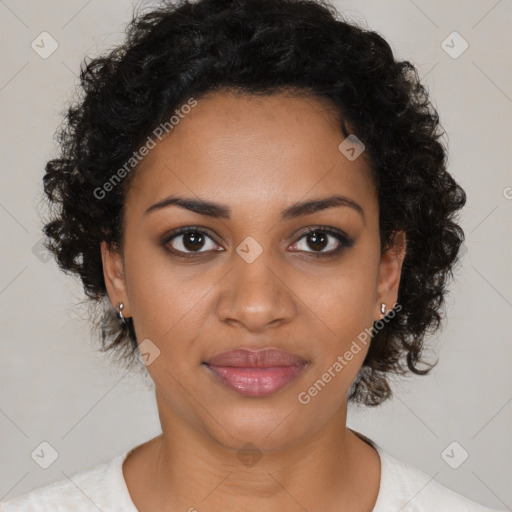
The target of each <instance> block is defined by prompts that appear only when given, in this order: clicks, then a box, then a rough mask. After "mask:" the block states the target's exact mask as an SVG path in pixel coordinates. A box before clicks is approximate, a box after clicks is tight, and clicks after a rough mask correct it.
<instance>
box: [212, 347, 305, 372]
mask: <svg viewBox="0 0 512 512" xmlns="http://www.w3.org/2000/svg"><path fill="white" fill-rule="evenodd" d="M206 363H207V364H209V365H213V366H235V367H238V368H271V367H275V366H297V365H304V364H306V363H307V361H306V360H305V359H304V358H302V357H300V356H299V355H297V354H293V353H291V352H286V351H284V350H280V349H277V348H264V349H260V350H250V349H245V348H240V349H236V350H229V351H227V352H220V353H218V354H215V355H214V356H213V357H211V358H210V359H208V360H207V361H206Z"/></svg>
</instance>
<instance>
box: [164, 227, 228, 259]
mask: <svg viewBox="0 0 512 512" xmlns="http://www.w3.org/2000/svg"><path fill="white" fill-rule="evenodd" d="M163 245H164V247H166V248H167V250H169V251H170V252H172V253H173V254H175V255H177V256H182V255H183V256H184V257H189V256H187V255H188V254H191V255H194V253H197V254H201V253H205V252H208V251H211V250H218V249H217V247H219V246H218V245H217V244H216V243H215V242H213V240H212V238H211V237H210V236H209V235H208V234H207V233H205V232H204V231H201V230H199V229H194V228H183V229H180V230H178V231H175V232H174V233H173V234H172V235H171V236H168V237H167V238H166V239H165V240H164V241H163ZM169 246H170V248H169ZM201 249H205V250H201Z"/></svg>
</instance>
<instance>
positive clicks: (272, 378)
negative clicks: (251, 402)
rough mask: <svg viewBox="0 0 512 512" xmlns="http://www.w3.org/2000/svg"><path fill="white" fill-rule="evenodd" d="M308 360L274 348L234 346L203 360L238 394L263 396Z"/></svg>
mask: <svg viewBox="0 0 512 512" xmlns="http://www.w3.org/2000/svg"><path fill="white" fill-rule="evenodd" d="M307 364H308V361H306V360H305V359H303V358H302V357H300V356H298V355H297V354H292V353H290V352H284V351H282V350H278V349H262V350H258V351H252V350H246V349H238V350H232V351H229V352H222V353H221V354H217V355H216V356H214V357H212V358H211V359H209V360H208V361H207V362H204V363H203V365H204V366H205V367H206V368H207V370H208V371H209V373H210V375H212V376H213V377H214V378H215V379H216V380H217V381H218V382H221V383H222V384H223V385H225V386H226V387H227V388H229V389H232V390H233V391H235V392H237V393H238V394H240V395H242V396H248V397H263V396H268V395H271V394H273V393H276V392H277V391H279V390H280V389H282V388H284V387H285V386H286V385H287V384H289V383H290V382H292V381H293V380H294V379H296V378H297V376H298V375H299V374H300V373H301V372H302V370H303V369H304V368H305V367H306V366H307Z"/></svg>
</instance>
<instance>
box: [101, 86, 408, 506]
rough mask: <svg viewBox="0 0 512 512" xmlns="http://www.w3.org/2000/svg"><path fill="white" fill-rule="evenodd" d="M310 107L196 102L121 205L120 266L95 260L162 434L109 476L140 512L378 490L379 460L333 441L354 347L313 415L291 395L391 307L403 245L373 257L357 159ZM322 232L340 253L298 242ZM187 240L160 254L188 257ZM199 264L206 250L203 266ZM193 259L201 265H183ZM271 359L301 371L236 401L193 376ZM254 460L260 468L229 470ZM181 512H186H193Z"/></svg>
mask: <svg viewBox="0 0 512 512" xmlns="http://www.w3.org/2000/svg"><path fill="white" fill-rule="evenodd" d="M344 138H345V136H344V135H343V133H342V131H341V129H340V125H339V122H338V120H336V118H335V116H334V115H333V113H332V112H331V111H330V110H329V109H328V108H327V106H326V104H325V102H323V101H322V102H321V101H319V100H317V99H314V98H304V97H298V96H295V97H294V96H291V95H285V94H283V93H278V94H273V95H271V96H267V97H255V96H234V95H232V94H230V93H227V92H222V93H219V92H217V93H214V94H209V95H207V96H204V97H202V98H200V99H199V100H198V104H197V106H195V107H194V108H192V109H191V112H190V113H189V114H187V115H186V116H185V117H184V119H182V120H181V121H180V122H179V124H178V125H177V126H175V128H174V129H173V130H172V132H170V134H169V135H168V136H167V137H165V138H164V139H163V140H162V141H161V142H159V143H158V144H157V146H156V147H155V148H154V149H152V150H151V151H150V153H149V154H148V155H147V156H146V157H145V158H144V160H143V161H142V162H141V164H140V166H139V168H138V169H137V171H136V173H137V174H136V175H135V176H134V180H133V182H132V184H131V186H130V189H129V191H128V194H127V196H126V209H125V217H124V237H123V246H122V251H121V252H119V253H118V252H116V251H114V250H113V249H111V248H109V247H108V246H107V245H106V243H105V242H103V243H102V245H101V251H102V258H103V268H104V277H105V282H106V285H107V290H108V295H109V297H110V300H111V301H112V303H113V304H114V305H115V306H116V308H117V305H118V303H119V302H123V304H124V309H123V314H124V316H125V317H132V316H133V319H134V325H135V329H136V332H137V338H138V340H139V342H140V341H141V340H145V339H150V340H151V342H152V343H154V345H156V346H157V347H158V349H159V350H160V354H159V356H158V357H156V359H154V361H153V362H151V363H150V364H149V365H147V371H148V372H149V374H150V376H151V378H152V379H153V381H154V383H155V390H156V401H157V406H158V411H159V416H160V421H161V425H162V435H160V436H158V437H156V438H154V439H152V440H151V441H149V442H148V443H144V444H143V445H140V446H138V447H137V448H136V449H135V450H133V451H132V453H131V454H130V455H129V456H128V458H127V459H126V461H125V463H124V466H123V472H124V477H125V481H126V483H127V487H128V490H129V492H130V495H131V497H132V500H133V502H134V503H135V505H136V506H137V508H138V509H139V510H140V511H141V512H146V511H148V512H149V511H150V510H166V511H175V510H176V511H177V510H180V511H184V510H189V509H191V510H194V509H196V510H199V511H221V510H222V511H226V510H233V511H234V510H244V511H261V510H266V511H269V512H274V511H275V512H278V511H279V512H281V511H282V510H287V511H303V510H304V509H306V510H310V511H313V510H324V511H325V510H327V511H331V510H332V511H334V510H338V511H339V510H352V511H361V512H362V511H370V510H371V509H372V508H373V505H374V504H375V501H376V499H377V495H378V490H379V483H380V459H379V456H378V453H377V452H376V451H375V450H374V449H373V448H372V447H371V446H370V445H369V444H367V443H366V442H365V441H363V440H361V439H360V438H359V437H358V436H356V435H355V434H354V433H353V432H352V431H350V430H349V429H348V428H347V427H346V418H347V393H348V390H349V388H350V385H351V383H352V382H353V380H354V379H355V377H356V376H357V374H358V372H359V369H360V367H361V365H362V363H363V360H364V358H365V356H366V353H367V351H368V344H367V345H366V346H365V345H363V344H361V347H362V350H360V352H358V353H357V354H355V355H354V357H353V359H352V360H351V361H350V362H348V364H346V366H344V368H343V370H342V371H341V372H339V373H337V374H336V377H334V378H332V380H331V382H329V383H328V384H327V385H326V386H325V387H324V388H323V389H322V390H321V392H319V393H318V394H317V395H316V396H315V397H313V398H312V399H311V401H310V402H309V403H308V404H307V405H304V404H301V403H300V402H299V401H298V399H297V397H298V394H299V393H300V392H303V391H307V390H308V388H310V386H311V385H312V384H313V383H314V382H315V381H317V380H318V379H319V378H321V376H322V374H323V373H324V372H325V371H326V370H327V369H328V368H329V367H331V366H332V365H333V363H334V362H335V361H336V359H337V357H338V356H339V355H343V354H344V353H345V352H346V351H347V350H348V349H349V347H350V346H351V344H352V342H353V340H356V339H357V336H358V334H359V333H361V332H362V331H363V330H364V329H365V328H368V329H371V327H372V325H373V322H374V321H376V320H379V319H381V318H382V315H381V312H380V304H381V303H382V302H384V303H386V304H387V308H388V310H389V309H390V308H391V307H392V306H393V305H394V304H395V303H396V301H397V296H398V287H399V282H400V273H401V267H402V261H403V258H404V256H405V236H404V234H403V233H399V236H397V238H396V243H395V245H394V247H392V248H391V249H390V250H389V251H387V252H385V253H384V254H383V255H382V257H381V255H380V246H379V244H380V238H379V231H378V225H379V205H378V200H377V195H376V191H375V187H374V185H373V183H372V181H371V179H370V173H369V168H368V164H367V162H366V160H365V154H364V153H363V154H362V155H361V156H360V157H358V158H357V159H355V160H353V161H350V160H348V159H347V158H346V157H345V156H344V155H343V154H342V153H341V152H340V150H339V149H338V145H339V144H340V143H341V142H342V141H343V140H344ZM171 194H173V195H179V196H185V197H191V198H194V199H199V198H200V199H203V200H209V201H214V202H217V203H221V204H224V205H226V206H228V207H229V208H230V209H231V218H230V219H216V218H211V217H208V216H205V215H200V214H198V213H195V212H192V211H189V210H187V209H184V208H181V207H179V206H176V205H173V206H169V207H167V208H163V209H160V210H155V211H153V212H152V213H150V214H147V215H145V211H146V209H147V208H149V207H150V206H151V205H153V204H155V203H157V202H158V201H160V200H162V199H164V198H166V197H168V196H170V195H171ZM332 194H340V195H344V196H347V197H349V198H350V199H352V200H353V201H356V202H357V203H358V204H359V205H360V206H361V207H362V209H363V211H364V218H363V216H362V215H360V214H359V213H358V212H357V211H356V210H355V209H352V208H350V207H347V206H341V207H333V208H327V209H324V210H322V211H317V212H315V213H311V214H309V215H305V216H302V217H297V218H292V219H286V220H283V219H281V218H280V214H281V211H282V210H283V209H284V208H286V207H288V206H290V205H292V204H294V203H296V202H300V201H306V200H312V199H318V198H324V197H328V196H331V195H332ZM319 225H323V226H329V227H332V228H334V229H339V230H342V231H343V232H345V233H346V234H347V235H348V236H349V237H350V238H353V239H354V244H353V245H352V246H351V247H345V248H344V249H343V250H342V251H341V253H339V254H338V255H336V256H333V257H331V258H325V259H320V258H319V259H315V258H314V254H315V252H324V253H328V252H330V251H331V250H333V249H335V248H336V247H338V245H339V242H338V241H337V240H336V238H334V237H333V236H332V235H330V234H328V233H327V234H325V235H324V236H327V237H328V238H327V241H326V244H327V245H325V246H324V248H323V249H322V247H319V246H315V245H314V241H313V242H311V240H310V239H309V242H308V237H307V236H303V233H304V231H305V230H306V228H309V227H316V226H319ZM184 226H201V228H202V229H203V230H204V231H206V235H203V236H205V238H204V243H203V245H202V246H201V245H200V244H199V245H196V246H195V247H196V249H195V250H196V253H195V254H196V255H195V257H194V258H191V259H188V260H187V259H185V258H180V257H179V256H174V257H173V256H171V255H170V254H169V252H166V250H165V248H164V243H163V240H164V238H165V236H166V235H169V234H170V233H171V231H172V230H173V229H176V228H180V227H184ZM248 236H250V237H252V238H254V239H255V240H256V241H257V242H258V244H259V245H260V246H261V247H262V249H263V252H262V253H261V254H260V256H259V257H258V258H257V259H255V260H254V261H253V262H251V263H248V262H247V261H246V260H244V259H243V258H242V257H241V256H240V255H239V254H238V253H237V252H236V248H237V247H238V246H239V245H240V244H241V243H242V242H243V241H244V240H245V239H246V237H248ZM185 238H187V237H186V236H178V237H177V238H175V239H174V240H173V241H170V242H168V243H167V247H170V248H174V249H175V250H176V251H180V250H181V251H185V252H187V251H188V252H192V251H193V250H194V249H193V247H194V246H193V245H190V240H189V238H188V239H187V240H188V245H184V244H185V243H186V242H185ZM215 249H220V251H216V250H215ZM197 251H199V253H198V252H197ZM240 347H245V348H253V349H259V348H263V347H275V348H280V349H283V350H288V351H290V352H294V353H296V354H299V355H300V356H302V357H304V358H305V359H307V360H308V365H307V367H306V368H305V369H304V370H303V371H302V372H301V374H300V375H299V376H298V377H297V378H296V379H295V380H294V381H292V382H291V383H289V384H288V385H287V386H286V387H285V388H283V389H281V390H279V391H278V392H276V393H274V394H272V395H269V396H266V397H258V398H254V397H244V396H241V395H239V394H238V393H236V392H234V391H232V390H230V389H228V388H226V387H225V386H223V385H222V384H221V383H219V382H217V381H216V380H215V379H214V378H212V376H211V375H210V374H209V372H208V371H207V370H206V369H205V367H204V366H203V365H202V364H201V363H202V362H203V361H205V360H207V359H208V358H209V357H211V356H213V355H214V354H216V353H218V352H222V351H225V350H231V349H235V348H240ZM249 442H250V443H252V444H253V445H255V446H256V447H257V449H258V450H259V452H260V453H261V458H260V459H259V460H257V462H256V463H255V464H253V465H251V466H249V465H246V464H244V463H242V461H241V460H240V459H239V458H238V457H237V454H238V452H239V450H240V449H241V448H242V447H243V446H244V445H245V444H246V443H249ZM192 507H193V508H192Z"/></svg>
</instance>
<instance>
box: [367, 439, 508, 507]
mask: <svg viewBox="0 0 512 512" xmlns="http://www.w3.org/2000/svg"><path fill="white" fill-rule="evenodd" d="M374 446H375V447H376V449H377V451H378V452H379V455H380V457H381V488H380V490H379V496H378V499H377V503H376V506H375V508H374V512H387V511H388V510H394V509H396V510H403V512H427V511H429V512H431V511H432V510H435V511H436V512H454V511H455V510H456V511H457V512H499V511H497V510H491V509H490V508H488V507H486V506H484V505H481V504H479V503H477V502H475V501H472V500H470V499H469V498H466V497H465V496H463V495H462V494H459V493H458V492H456V491H453V490H452V489H450V488H448V487H446V486H444V485H442V484H440V483H439V482H437V481H436V480H435V478H434V477H431V476H429V475H428V474H427V473H425V472H424V471H422V470H420V469H419V468H417V467H415V466H413V465H411V464H409V463H407V462H404V461H401V460H398V459H396V458H395V457H393V456H392V455H390V454H389V453H387V452H386V451H384V450H383V449H382V448H381V447H379V446H377V445H375V443H374ZM434 476H435V475H434Z"/></svg>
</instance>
